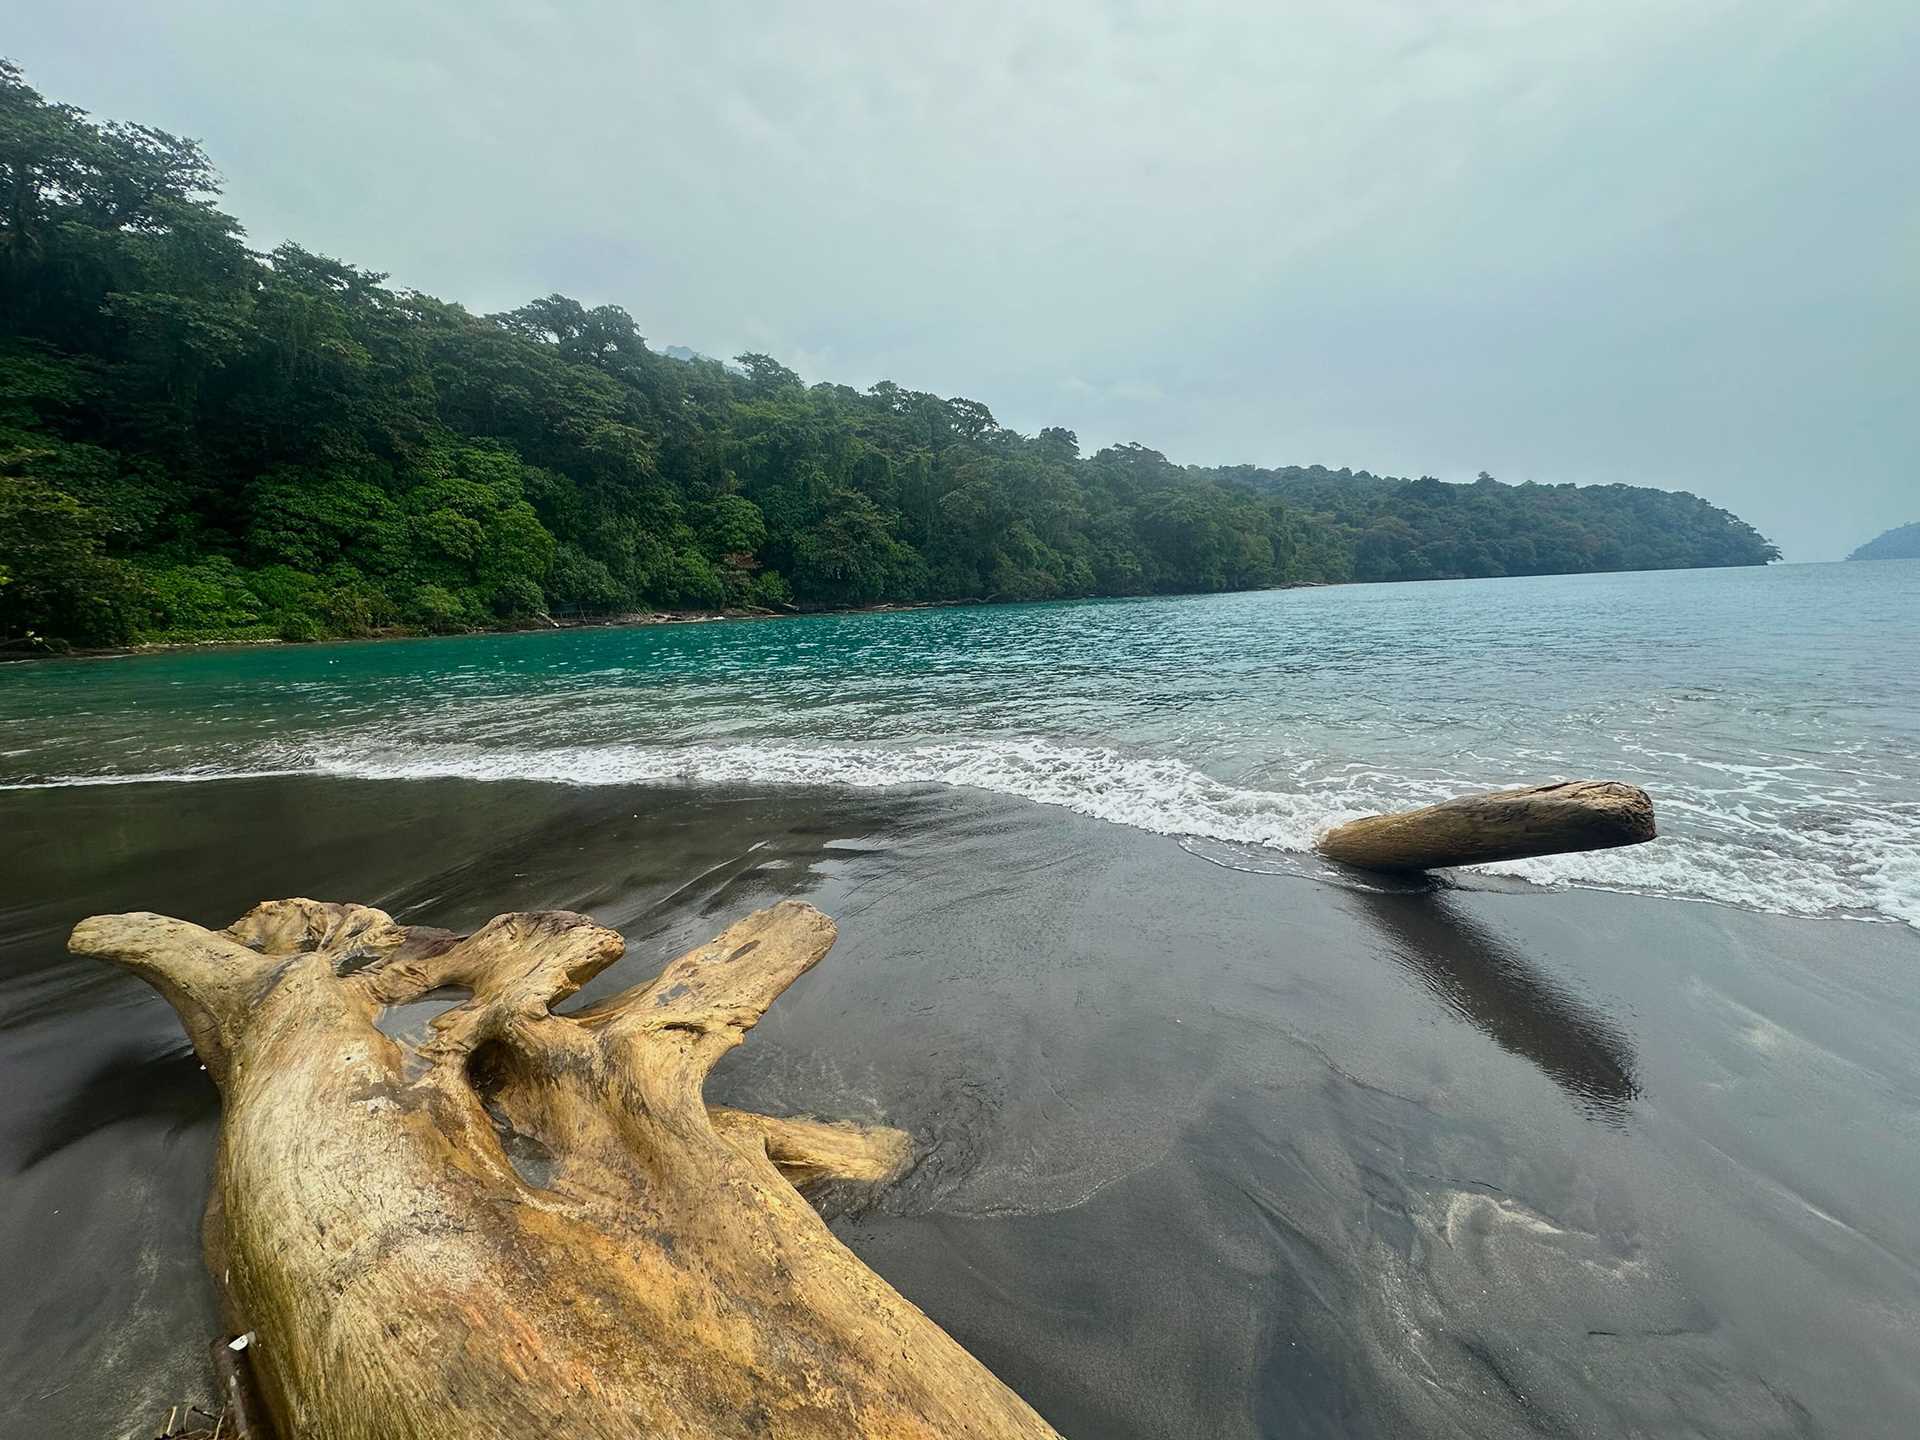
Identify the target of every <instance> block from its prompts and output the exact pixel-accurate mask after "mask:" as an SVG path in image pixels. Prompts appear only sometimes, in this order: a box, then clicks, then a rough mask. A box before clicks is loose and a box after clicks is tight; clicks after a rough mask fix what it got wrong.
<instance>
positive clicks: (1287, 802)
mask: <svg viewBox="0 0 1920 1440" xmlns="http://www.w3.org/2000/svg"><path fill="white" fill-rule="evenodd" d="M302 773H313V774H320V775H331V776H340V777H352V778H371V779H408V778H421V779H424V778H431V777H449V778H467V779H477V780H546V781H560V782H565V783H568V784H574V785H582V786H605V785H627V784H635V783H649V784H660V783H668V784H673V783H686V784H689V785H703V784H755V785H769V784H771V785H783V784H794V785H807V786H818V785H823V784H825V785H837V786H850V787H857V788H875V787H892V786H914V785H925V786H949V787H970V788H974V789H979V790H986V791H994V792H999V793H1002V794H1005V795H1010V796H1015V797H1019V798H1022V799H1025V800H1028V801H1032V802H1036V803H1039V804H1044V805H1056V806H1062V807H1065V808H1067V809H1069V810H1072V811H1075V812H1077V813H1079V814H1081V815H1084V816H1088V817H1092V818H1094V819H1098V820H1102V821H1106V822H1110V823H1112V824H1115V825H1122V826H1130V827H1134V828H1137V829H1141V830H1147V831H1152V832H1156V833H1160V834H1167V835H1177V836H1180V837H1183V840H1184V843H1186V844H1187V845H1188V847H1189V848H1190V849H1191V850H1193V851H1194V853H1196V854H1198V855H1201V856H1203V857H1204V858H1207V859H1210V860H1214V861H1216V862H1217V863H1220V864H1224V865H1228V866H1231V867H1234V868H1242V869H1252V870H1264V869H1272V870H1276V871H1287V870H1290V869H1302V868H1306V869H1311V868H1312V862H1311V861H1310V860H1308V859H1307V858H1306V852H1307V851H1308V850H1309V848H1310V846H1311V843H1312V840H1313V836H1314V834H1315V832H1316V831H1318V830H1319V829H1321V828H1322V827H1324V826H1326V825H1327V824H1330V823H1333V822H1337V821H1339V820H1342V819H1345V818H1350V817H1352V816H1354V815H1358V814H1363V813H1368V812H1372V811H1377V810H1382V809H1389V808H1397V807H1404V806H1408V805H1413V804H1419V803H1424V802H1427V801H1431V800H1435V799H1440V798H1444V797H1446V796H1449V795H1454V794H1459V793H1463V792H1465V791H1469V790H1475V789H1482V788H1492V787H1497V786H1504V785H1514V784H1525V783H1533V782H1538V781H1544V780H1549V779H1555V778H1562V777H1593V778H1615V779H1622V780H1627V781H1630V782H1633V783H1635V784H1639V785H1642V786H1644V787H1646V788H1647V789H1648V790H1649V791H1650V792H1651V793H1652V794H1653V796H1654V800H1655V804H1656V808H1657V810H1658V813H1659V817H1660V824H1661V832H1662V838H1661V839H1660V840H1659V841H1658V842H1657V843H1655V844H1653V845H1648V846H1644V847H1640V848H1637V849H1632V850H1622V851H1610V852H1601V853H1597V854H1590V855H1576V856H1564V857H1557V858H1553V859H1547V860H1538V861H1528V862H1522V863H1516V864H1510V865H1502V866H1493V867H1487V870H1488V871H1489V872H1491V873H1490V876H1489V877H1488V878H1481V877H1477V876H1471V875H1469V876H1466V877H1464V879H1463V883H1465V884H1467V885H1469V886H1474V885H1496V886H1498V885H1510V884H1515V883H1525V884H1533V885H1545V886H1569V885H1572V886H1590V887H1596V888H1602V889H1613V890H1623V891H1634V892H1641V893H1646V894H1652V895H1660V896H1668V897H1676V898H1683V899H1690V900H1700V901H1709V902H1717V903H1720V904H1725V905H1732V906H1739V907H1743V908H1748V909H1753V910H1761V911H1771V912H1776V913H1781V914H1790V915H1800V916H1820V917H1834V918H1845V919H1854V920H1866V921H1880V922H1892V923H1904V924H1906V925H1911V926H1920V562H1913V561H1904V562H1903V561H1895V562H1884V563H1878V564H1831V565H1798V566H1776V567H1773V568H1771V569H1766V570H1758V569H1747V570H1711V571H1680V572H1660V573H1635V574H1619V575H1588V576H1558V577H1541V578H1527V579H1506V580H1481V581H1449V582H1436V583H1428V584H1410V585H1365V586H1347V587H1340V588H1333V589H1313V590H1293V591H1275V592H1260V593H1248V594H1233V595H1214V596H1194V597H1177V598H1165V599H1144V600H1118V601H1096V602H1084V603H1066V604H1051V605H1020V606H986V607H975V608H964V609H937V610H917V611H901V612H893V613H881V614H861V615H842V616H818V617H808V618H794V619H784V620H779V621H731V622H714V623H706V624H689V625H674V626H654V627H642V628H630V629H613V628H607V629H585V630H568V631H558V632H542V633H531V634H518V635H499V636H484V637H457V638H449V639H435V640H413V641H389V642H373V643H362V644H345V645H319V646H299V647H293V646H275V647H260V648H238V649H228V650H203V651H180V652H171V653H164V654H153V655H144V656H134V657H126V658H121V659H113V660H104V661H103V660H86V661H63V662H44V663H35V664H26V665H15V666H8V667H4V668H0V784H3V785H5V786H7V787H9V788H19V787H47V786H71V785H99V784H110V783H124V782H129V781H139V780H149V779H167V780H175V781H213V780H219V779H223V778H231V777H236V776H252V775H281V774H302Z"/></svg>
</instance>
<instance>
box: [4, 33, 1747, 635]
mask: <svg viewBox="0 0 1920 1440" xmlns="http://www.w3.org/2000/svg"><path fill="white" fill-rule="evenodd" d="M215 195H216V190H215V177H214V174H213V171H212V168H211V166H210V164H209V162H208V160H207V158H206V157H205V155H204V154H203V153H202V152H201V150H200V149H199V147H198V146H197V145H196V144H194V143H192V142H190V141H184V140H181V139H178V138H176V137H174V136H171V135H168V134H165V133H163V132H161V131H157V130H153V129H150V128H148V127H145V126H139V125H128V124H118V123H101V122H97V121H95V120H93V119H91V118H90V117H88V116H86V115H84V114H83V113H81V112H79V111H77V110H75V109H73V108H71V107H68V106H63V105H55V104H49V103H47V102H46V101H44V100H43V99H42V98H41V97H40V96H39V95H38V94H37V93H35V92H34V91H33V90H32V89H30V88H29V87H28V86H27V85H26V84H25V82H24V80H23V79H22V78H21V75H20V73H19V72H18V71H17V70H16V69H13V68H12V67H4V68H0V638H7V637H19V636H23V635H27V636H38V637H42V638H46V639H65V640H70V641H74V642H79V643H90V644H101V643H117V642H125V641H131V640H137V639H142V638H153V637H172V638H195V637H243V636H273V635H278V636H281V637H284V638H289V639H304V638H314V637H318V636H322V635H354V634H366V633H369V632H373V631H376V630H381V629H388V628H396V627H407V628H418V629H431V630H456V629H465V628H471V627H476V626H485V625H491V624H500V623H512V622H515V621H518V620H521V619H524V618H526V617H529V616H533V615H537V614H541V613H554V614H569V613H571V614H610V613H618V612H621V611H627V610H634V609H639V608H651V607H660V606H669V607H717V606H742V607H747V606H761V607H778V606H787V605H800V606H832V605H850V604H862V603H867V602H873V601H880V600H920V599H959V598H981V599H1046V598H1051V597H1055V596H1079V595H1121V594H1139V593H1153V592H1170V591H1199V590H1225V589H1236V588H1245V587H1252V586H1264V585H1272V584H1277V583H1284V582H1289V581H1334V580H1347V579H1375V578H1416V577H1423V576H1441V575H1499V574H1526V573H1540V572H1545V571H1565V570H1598V569H1611V568H1623V567H1635V566H1675V565H1721V564H1755V563H1762V562H1764V561H1766V560H1768V559H1770V558H1773V557H1774V555H1775V552H1774V550H1773V548H1772V547H1771V546H1769V545H1768V544H1767V543H1766V542H1765V541H1764V540H1762V539H1761V538H1760V537H1759V536H1758V535H1757V534H1755V533H1754V532H1753V531H1752V530H1751V529H1750V528H1749V527H1747V526H1746V525H1744V524H1742V523H1741V522H1740V521H1738V520H1736V519H1735V518H1734V517H1732V516H1731V515H1728V514H1727V513H1726V512H1724V511H1721V510H1717V509H1715V508H1713V507H1712V506H1710V505H1708V504H1707V503H1706V502H1704V501H1701V500H1698V499H1696V498H1694V497H1692V496H1688V495H1676V494H1669V493H1666V492H1661V491H1653V490H1636V489H1629V488H1626V487H1620V486H1614V487H1607V488H1603V489H1586V490H1580V489H1574V488H1573V487H1570V486H1559V487H1542V486H1533V485H1523V486H1518V487H1513V486H1505V485H1500V484H1497V483H1496V482H1493V481H1492V480H1490V479H1484V478H1483V480H1482V481H1481V483H1479V484H1477V485H1474V486H1452V485H1443V484H1441V483H1440V482H1438V481H1435V480H1417V481H1396V480H1384V479H1378V478H1376V477H1373V476H1369V475H1365V474H1360V475H1352V474H1349V473H1347V472H1344V471H1342V472H1338V473H1332V472H1327V471H1323V470H1317V469H1316V470H1283V471H1262V470H1251V469H1226V470H1202V469H1195V468H1191V467H1181V466H1177V465H1174V464H1172V463H1170V462H1169V461H1168V460H1167V459H1166V458H1165V457H1164V456H1162V455H1160V454H1158V453H1157V452H1155V451H1152V450H1148V449H1145V448H1143V447H1141V446H1137V445H1124V446H1118V447H1114V448H1110V449H1106V450H1102V451H1101V452H1100V453H1098V454H1097V455H1093V456H1091V457H1083V456H1082V455H1081V454H1080V452H1079V445H1078V442H1077V440H1076V439H1075V437H1074V435H1073V434H1072V432H1070V431H1066V430H1057V429H1050V430H1043V431H1041V432H1040V434H1038V435H1037V436H1024V435H1020V434H1017V433H1015V432H1013V431H1011V430H1008V429H1006V428H1004V427H1002V426H1001V425H1000V424H998V423H997V422H996V421H995V420H994V418H993V416H992V414H991V413H989V411H988V410H987V408H986V406H984V405H981V404H979V403H978V402H976V401H972V400H966V399H941V398H940V397H938V396H935V395H929V394H925V393H922V392H919V391H913V390H904V389H901V388H900V387H898V386H896V385H892V384H886V383H883V384H880V385H876V386H874V387H873V388H872V389H870V390H868V391H865V392H859V391H855V390H852V389H849V388H847V387H845V386H840V385H814V386H811V387H809V386H805V385H802V384H801V383H800V381H799V379H798V377H797V376H795V375H794V374H793V373H792V372H791V371H789V370H787V369H785V368H784V367H782V366H781V365H779V364H778V363H777V362H775V361H774V360H772V359H770V358H769V357H767V356H764V355H743V356H741V357H740V358H739V363H738V365H737V366H727V365H722V364H719V363H717V362H715V361H711V360H697V359H696V360H692V361H688V360H682V359H677V358H668V357H666V356H664V355H660V354H656V353H655V352H653V351H651V350H649V349H648V348H647V346H646V344H645V343H644V342H643V340H642V338H641V336H640V334H639V333H638V331H637V330H636V328H635V325H634V322H633V320H632V319H631V318H630V317H629V316H628V314H627V313H626V312H625V311H624V310H621V309H619V308H617V307H614V306H600V307H598V308H595V309H588V308H586V307H584V306H582V305H580V304H578V303H576V302H575V301H572V300H569V299H567V298H565V297H564V296H559V295H554V296H550V297H548V298H547V299H544V300H536V301H534V302H533V303H532V304H529V305H526V306H524V307H522V308H521V309H519V310H515V311H513V312H511V313H509V314H504V315H492V316H484V317H483V316H476V315H472V314H470V313H468V312H467V311H466V310H464V309H462V308H461V307H460V306H458V305H451V304H447V303H445V302H443V301H440V300H436V299H434V298H433V297H431V296H428V295H423V294H420V293H418V292H417V291H409V290H395V289H391V288H389V287H387V286H386V285H385V284H384V283H383V281H384V278H385V277H383V276H380V275H376V274H371V273H368V272H367V271H364V270H359V269H356V268H354V267H353V266H351V265H348V264H343V263H341V262H339V261H335V260H330V259H326V258H324V257H322V256H319V255H314V254H311V253H309V252H308V251H305V250H302V249H300V248H299V247H298V246H295V245H285V246H282V247H280V248H279V249H277V250H275V251H274V252H272V253H271V254H269V255H260V254H256V253H253V252H252V251H250V250H249V249H248V248H247V246H246V244H245V242H244V239H243V237H242V234H241V231H240V228H239V226H238V224H237V223H236V222H235V221H234V220H233V219H232V218H231V217H229V216H227V215H225V214H223V213H222V212H221V211H220V210H219V209H218V208H217V207H216V206H215V204H214V197H215Z"/></svg>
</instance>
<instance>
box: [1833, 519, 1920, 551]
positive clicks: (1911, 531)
mask: <svg viewBox="0 0 1920 1440" xmlns="http://www.w3.org/2000/svg"><path fill="white" fill-rule="evenodd" d="M1847 558H1848V559H1849V560H1920V520H1915V521H1913V522H1912V523H1910V524H1907V525H1896V526H1894V527H1893V529H1891V530H1887V531H1883V532H1882V533H1881V534H1878V535H1876V536H1874V537H1873V539H1871V540H1869V541H1867V543H1866V544H1864V545H1862V546H1861V547H1860V548H1859V549H1857V550H1855V551H1854V552H1853V553H1852V554H1851V555H1849V556H1847Z"/></svg>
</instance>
